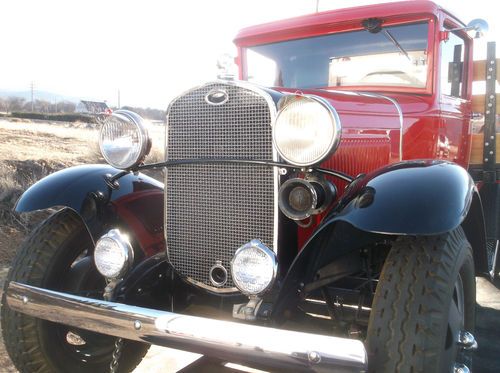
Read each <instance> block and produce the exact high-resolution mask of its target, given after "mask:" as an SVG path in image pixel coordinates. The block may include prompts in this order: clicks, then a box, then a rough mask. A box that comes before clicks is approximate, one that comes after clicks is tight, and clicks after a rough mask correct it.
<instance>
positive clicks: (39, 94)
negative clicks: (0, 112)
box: [0, 89, 80, 104]
mask: <svg viewBox="0 0 500 373" xmlns="http://www.w3.org/2000/svg"><path fill="white" fill-rule="evenodd" d="M0 97H4V98H5V97H21V98H24V99H25V100H26V101H31V91H11V90H5V89H0ZM34 98H35V100H43V101H48V102H54V100H57V101H69V102H74V103H75V104H76V103H78V102H80V98H78V97H72V96H65V95H60V94H57V93H53V92H47V91H35V93H34Z"/></svg>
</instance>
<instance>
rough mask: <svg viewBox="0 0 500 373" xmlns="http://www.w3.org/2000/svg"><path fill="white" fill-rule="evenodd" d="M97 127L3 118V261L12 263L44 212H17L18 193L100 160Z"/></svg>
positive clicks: (0, 220)
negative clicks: (62, 171) (63, 171)
mask: <svg viewBox="0 0 500 373" xmlns="http://www.w3.org/2000/svg"><path fill="white" fill-rule="evenodd" d="M96 138H97V130H96V129H95V128H91V127H89V128H87V126H86V125H85V124H82V123H76V124H69V123H60V124H59V123H58V124H55V123H48V122H44V123H40V122H32V121H26V120H23V121H20V120H14V121H12V120H4V119H0V139H2V140H1V141H2V143H1V146H0V264H9V263H10V261H11V260H12V258H13V256H14V255H15V252H16V249H17V247H18V246H19V244H20V242H21V240H22V238H23V237H25V236H26V234H28V232H29V231H31V230H32V229H33V228H34V226H35V225H36V224H38V222H39V221H40V220H41V219H43V218H44V217H46V216H47V212H45V213H43V212H42V213H33V214H21V215H20V214H17V213H15V212H14V211H13V208H14V205H15V203H16V201H17V199H18V198H19V196H20V195H21V194H22V193H23V192H24V191H25V190H26V189H27V188H29V187H30V186H31V185H33V184H34V183H35V182H36V181H37V180H40V179H41V178H43V177H45V176H47V175H49V174H51V173H53V172H55V171H58V170H60V169H63V168H66V167H69V166H73V165H76V164H81V163H99V162H100V155H99V153H98V150H97V147H96V141H95V139H96Z"/></svg>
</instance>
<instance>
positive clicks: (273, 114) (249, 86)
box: [163, 79, 280, 293]
mask: <svg viewBox="0 0 500 373" xmlns="http://www.w3.org/2000/svg"><path fill="white" fill-rule="evenodd" d="M212 84H221V85H232V86H236V87H240V88H243V89H247V90H249V91H252V92H254V93H257V94H258V95H260V96H261V97H262V98H264V100H266V102H267V105H268V107H269V113H270V117H271V126H273V125H274V121H275V119H276V115H277V109H276V104H275V103H274V101H273V98H272V97H271V95H269V94H268V93H267V92H265V91H264V90H263V89H261V88H259V86H257V85H255V84H252V83H248V82H245V81H236V80H230V81H228V80H221V79H219V80H215V81H211V82H208V83H205V84H202V85H199V86H196V87H193V88H191V89H188V90H186V91H184V92H183V93H181V94H180V95H178V96H176V97H175V98H174V99H173V100H172V101H170V103H169V105H168V107H167V114H166V119H165V147H164V150H165V157H164V158H165V161H168V158H167V153H168V152H167V145H168V126H169V120H168V119H169V115H170V110H171V108H172V106H173V104H174V103H175V102H176V101H177V100H178V99H179V98H181V97H183V96H185V95H187V94H189V93H191V92H193V91H196V90H198V89H201V88H204V87H206V86H208V85H212ZM272 151H273V159H272V160H273V161H274V162H279V160H280V159H279V155H278V152H277V151H276V147H275V146H274V144H273V149H272ZM273 174H274V227H273V230H274V237H273V251H274V252H275V253H276V255H278V241H279V240H278V232H279V229H278V217H279V207H278V189H279V181H280V176H279V173H278V167H274V169H273ZM167 178H168V169H167V168H166V167H165V168H164V185H165V189H166V188H167ZM163 223H164V226H165V229H164V235H165V246H166V247H165V249H166V253H167V260H168V261H169V262H170V258H169V252H168V245H166V242H167V229H166V227H167V199H166V198H165V203H164V221H163ZM174 269H175V267H174ZM184 278H185V279H186V281H189V282H191V283H192V284H194V285H197V286H200V287H202V288H204V289H207V290H210V291H212V292H215V293H236V292H238V291H239V290H238V288H236V287H232V288H216V287H210V286H209V285H206V284H203V283H200V282H198V281H195V280H193V279H192V278H190V277H184Z"/></svg>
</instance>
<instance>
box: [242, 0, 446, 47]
mask: <svg viewBox="0 0 500 373" xmlns="http://www.w3.org/2000/svg"><path fill="white" fill-rule="evenodd" d="M439 12H445V13H447V14H450V13H449V12H447V11H446V10H444V9H443V8H441V7H440V6H438V5H437V4H435V3H433V2H432V1H426V0H416V1H399V2H392V3H383V4H375V5H365V6H358V7H351V8H344V9H335V10H329V11H325V12H320V13H313V14H309V15H305V16H300V17H295V18H289V19H284V20H280V21H275V22H270V23H264V24H261V25H256V26H251V27H247V28H244V29H242V30H240V32H239V33H238V34H237V36H236V38H235V39H234V42H235V43H236V44H237V45H240V46H241V45H252V44H253V43H254V42H255V40H257V39H260V37H261V36H263V35H275V36H283V38H284V39H287V35H290V34H292V33H294V34H295V33H297V32H300V31H301V30H304V31H305V30H307V31H308V32H310V31H311V30H314V29H320V28H324V27H325V26H328V25H333V24H342V23H346V24H347V23H350V24H352V23H353V21H354V22H355V21H357V20H363V19H365V18H387V17H393V16H412V15H423V14H426V15H432V14H434V15H438V14H439ZM450 15H451V14H450Z"/></svg>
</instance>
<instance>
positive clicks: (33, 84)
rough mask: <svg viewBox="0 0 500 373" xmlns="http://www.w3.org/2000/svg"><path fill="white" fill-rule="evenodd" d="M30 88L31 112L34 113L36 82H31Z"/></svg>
mask: <svg viewBox="0 0 500 373" xmlns="http://www.w3.org/2000/svg"><path fill="white" fill-rule="evenodd" d="M30 88H31V112H34V111H35V109H34V104H35V102H34V101H33V92H34V90H35V82H34V81H31V84H30Z"/></svg>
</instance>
